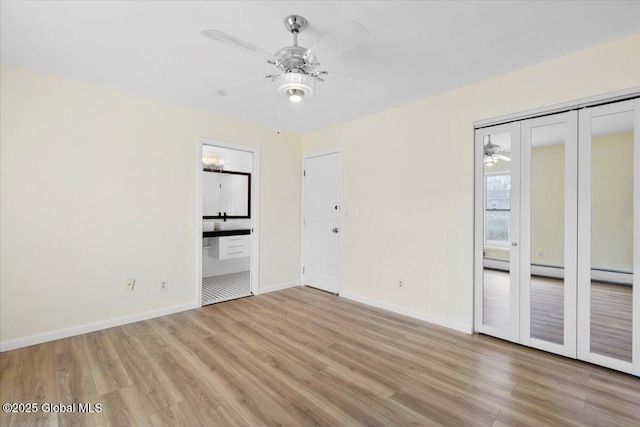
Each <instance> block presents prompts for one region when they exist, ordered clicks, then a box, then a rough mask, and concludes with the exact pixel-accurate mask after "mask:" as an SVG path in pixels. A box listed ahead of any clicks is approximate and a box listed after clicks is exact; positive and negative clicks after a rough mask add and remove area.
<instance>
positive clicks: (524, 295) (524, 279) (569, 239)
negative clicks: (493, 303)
mask: <svg viewBox="0 0 640 427" xmlns="http://www.w3.org/2000/svg"><path fill="white" fill-rule="evenodd" d="M555 124H564V130H565V132H564V238H563V241H564V248H563V250H564V283H563V289H564V295H563V297H564V298H563V305H564V320H563V326H564V330H563V339H564V344H562V345H561V344H557V343H552V342H549V341H545V340H541V339H537V338H534V337H532V336H531V239H532V237H531V184H532V165H531V163H532V140H531V131H532V129H533V128H536V127H542V126H551V125H555ZM521 126H522V128H521V129H522V137H521V159H522V161H521V163H520V171H521V186H520V190H521V191H520V200H521V223H520V225H521V230H520V240H521V245H520V259H521V260H522V263H521V267H520V343H521V344H524V345H527V346H529V347H534V348H537V349H540V350H544V351H548V352H551V353H556V354H560V355H563V356H567V357H573V358H575V357H576V292H577V291H576V289H577V274H576V273H577V246H576V241H577V236H578V228H577V218H578V112H577V111H575V110H574V111H567V112H565V113H558V114H553V115H549V116H544V117H538V118H534V119H528V120H524V121H522V122H521Z"/></svg>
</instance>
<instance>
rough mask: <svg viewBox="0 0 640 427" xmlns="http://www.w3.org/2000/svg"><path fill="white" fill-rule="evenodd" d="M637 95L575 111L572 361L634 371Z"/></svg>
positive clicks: (639, 245)
mask: <svg viewBox="0 0 640 427" xmlns="http://www.w3.org/2000/svg"><path fill="white" fill-rule="evenodd" d="M639 130H640V100H638V99H636V100H630V101H624V102H617V103H612V104H607V105H602V106H599V107H593V108H585V109H583V110H581V111H580V161H579V162H580V175H579V191H580V193H579V200H580V205H579V217H578V224H579V236H578V248H579V260H578V287H579V288H578V307H579V309H578V358H580V359H583V360H586V361H589V362H592V363H597V364H599V365H603V366H607V367H610V368H614V369H618V370H621V371H625V372H629V373H634V374H636V375H639V374H640V292H639V287H640V278H639V275H640V271H639V269H640V132H639Z"/></svg>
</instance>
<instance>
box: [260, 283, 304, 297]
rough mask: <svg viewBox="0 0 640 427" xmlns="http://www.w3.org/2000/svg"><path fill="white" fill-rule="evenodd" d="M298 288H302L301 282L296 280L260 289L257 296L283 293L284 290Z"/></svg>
mask: <svg viewBox="0 0 640 427" xmlns="http://www.w3.org/2000/svg"><path fill="white" fill-rule="evenodd" d="M296 286H300V281H299V280H294V281H293V282H287V283H280V284H279V285H271V286H267V287H264V288H260V289H258V292H256V295H262V294H267V293H269V292H275V291H281V290H282V289H288V288H295V287H296Z"/></svg>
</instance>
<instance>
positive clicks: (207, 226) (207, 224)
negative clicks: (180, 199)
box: [202, 221, 216, 232]
mask: <svg viewBox="0 0 640 427" xmlns="http://www.w3.org/2000/svg"><path fill="white" fill-rule="evenodd" d="M215 229H216V223H215V222H213V221H202V231H203V232H204V231H213V230H215Z"/></svg>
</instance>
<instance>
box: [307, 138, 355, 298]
mask: <svg viewBox="0 0 640 427" xmlns="http://www.w3.org/2000/svg"><path fill="white" fill-rule="evenodd" d="M330 154H337V155H338V161H339V163H340V177H339V178H340V185H339V192H340V194H339V196H338V199H339V200H340V201H339V203H340V216H339V223H338V230H339V234H338V238H339V252H340V253H339V256H338V295H340V294H341V292H342V253H343V251H342V233H343V227H342V226H343V224H344V220H343V216H344V212H345V209H344V204H343V201H344V199H343V194H344V192H343V191H342V188H343V186H344V173H343V170H344V157H343V155H342V149H341V148H334V149H329V150H323V151H316V152H313V153H307V154H304V155H303V156H302V170H301V171H300V180H301V187H300V194H301V195H302V197H300V284H301V285H302V286H304V273H303V268H304V225H305V224H304V194H305V193H304V178H305V162H306V160H307V159H311V158H314V157H320V156H327V155H330Z"/></svg>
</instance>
